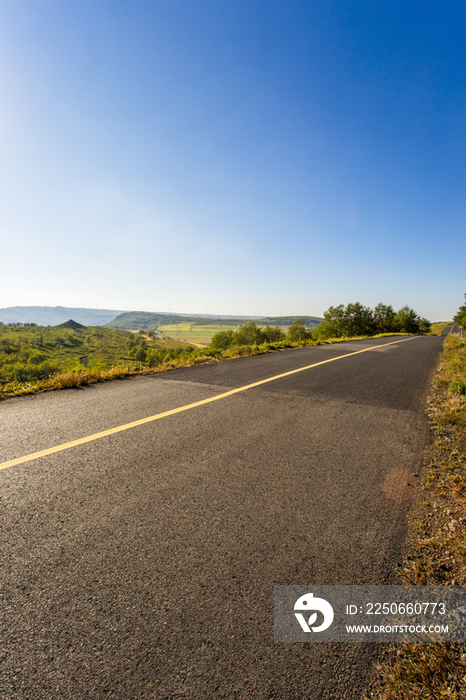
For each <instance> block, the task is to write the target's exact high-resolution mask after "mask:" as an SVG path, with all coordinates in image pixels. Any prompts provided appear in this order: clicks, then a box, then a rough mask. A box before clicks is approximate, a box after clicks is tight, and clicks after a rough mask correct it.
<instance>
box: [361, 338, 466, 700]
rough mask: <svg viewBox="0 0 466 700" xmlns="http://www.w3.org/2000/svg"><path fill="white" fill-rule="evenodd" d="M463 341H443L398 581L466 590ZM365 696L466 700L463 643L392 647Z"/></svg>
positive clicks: (465, 347)
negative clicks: (427, 440)
mask: <svg viewBox="0 0 466 700" xmlns="http://www.w3.org/2000/svg"><path fill="white" fill-rule="evenodd" d="M465 381H466V343H465V342H463V341H462V340H461V338H459V336H455V335H451V336H448V337H447V338H446V340H445V346H444V351H443V354H442V360H441V364H440V367H439V369H438V370H437V373H436V374H435V376H434V379H433V382H432V388H431V392H430V395H429V398H428V414H429V419H430V424H431V428H432V437H433V444H431V445H430V446H429V448H428V449H427V450H426V455H425V470H424V477H423V483H422V492H421V494H420V496H419V499H418V502H417V503H416V504H415V505H414V506H413V509H412V512H411V517H410V522H409V535H408V540H407V543H406V552H405V561H404V566H403V568H402V571H401V573H400V583H402V584H408V585H424V586H426V585H455V584H456V585H462V586H466V429H465V428H466V396H465V395H463V394H462V393H458V392H457V390H456V389H457V388H458V387H460V388H461V386H462V382H465ZM390 656H391V658H390V660H389V661H387V662H384V663H381V664H379V665H378V667H377V670H378V674H379V678H378V680H377V682H376V684H375V685H374V686H373V688H372V689H371V693H370V694H369V695H368V696H367V697H368V698H378V699H379V700H402V699H404V698H407V699H408V700H409V699H410V698H413V699H414V698H416V699H417V698H419V699H424V698H428V699H429V700H430V699H432V700H434V699H437V698H457V699H458V700H459V699H460V698H466V644H449V643H432V644H412V643H405V644H402V645H398V646H395V645H394V646H393V647H392V649H391V654H390Z"/></svg>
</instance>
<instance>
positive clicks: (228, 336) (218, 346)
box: [210, 330, 235, 350]
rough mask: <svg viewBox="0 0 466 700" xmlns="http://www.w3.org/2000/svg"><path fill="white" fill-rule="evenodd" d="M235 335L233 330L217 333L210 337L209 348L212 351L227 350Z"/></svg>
mask: <svg viewBox="0 0 466 700" xmlns="http://www.w3.org/2000/svg"><path fill="white" fill-rule="evenodd" d="M234 339H235V333H234V331H233V330H227V331H217V333H214V335H213V336H212V340H211V341H210V347H211V348H212V349H213V350H227V349H228V348H230V347H231V346H232V345H233V342H234Z"/></svg>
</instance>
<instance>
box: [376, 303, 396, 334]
mask: <svg viewBox="0 0 466 700" xmlns="http://www.w3.org/2000/svg"><path fill="white" fill-rule="evenodd" d="M374 323H375V328H376V331H377V332H378V333H391V332H393V331H395V330H396V314H395V310H394V309H393V306H386V305H385V304H377V306H376V307H375V309H374Z"/></svg>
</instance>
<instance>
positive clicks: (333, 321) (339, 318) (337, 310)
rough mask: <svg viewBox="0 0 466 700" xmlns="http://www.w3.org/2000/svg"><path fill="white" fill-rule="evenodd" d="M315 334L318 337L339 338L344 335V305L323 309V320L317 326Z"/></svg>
mask: <svg viewBox="0 0 466 700" xmlns="http://www.w3.org/2000/svg"><path fill="white" fill-rule="evenodd" d="M316 330H317V335H318V336H319V337H320V338H341V337H342V336H343V335H346V329H345V307H344V306H343V304H340V305H339V306H330V307H329V308H328V309H327V311H324V320H323V321H322V323H320V324H319V325H318V326H317V329H316Z"/></svg>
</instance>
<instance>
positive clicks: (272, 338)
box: [262, 326, 286, 343]
mask: <svg viewBox="0 0 466 700" xmlns="http://www.w3.org/2000/svg"><path fill="white" fill-rule="evenodd" d="M262 335H263V337H264V340H265V341H266V342H267V343H279V342H280V340H285V337H286V336H285V333H284V332H283V331H282V329H281V328H279V327H278V326H274V327H273V328H272V327H271V326H266V327H265V328H263V329H262Z"/></svg>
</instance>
